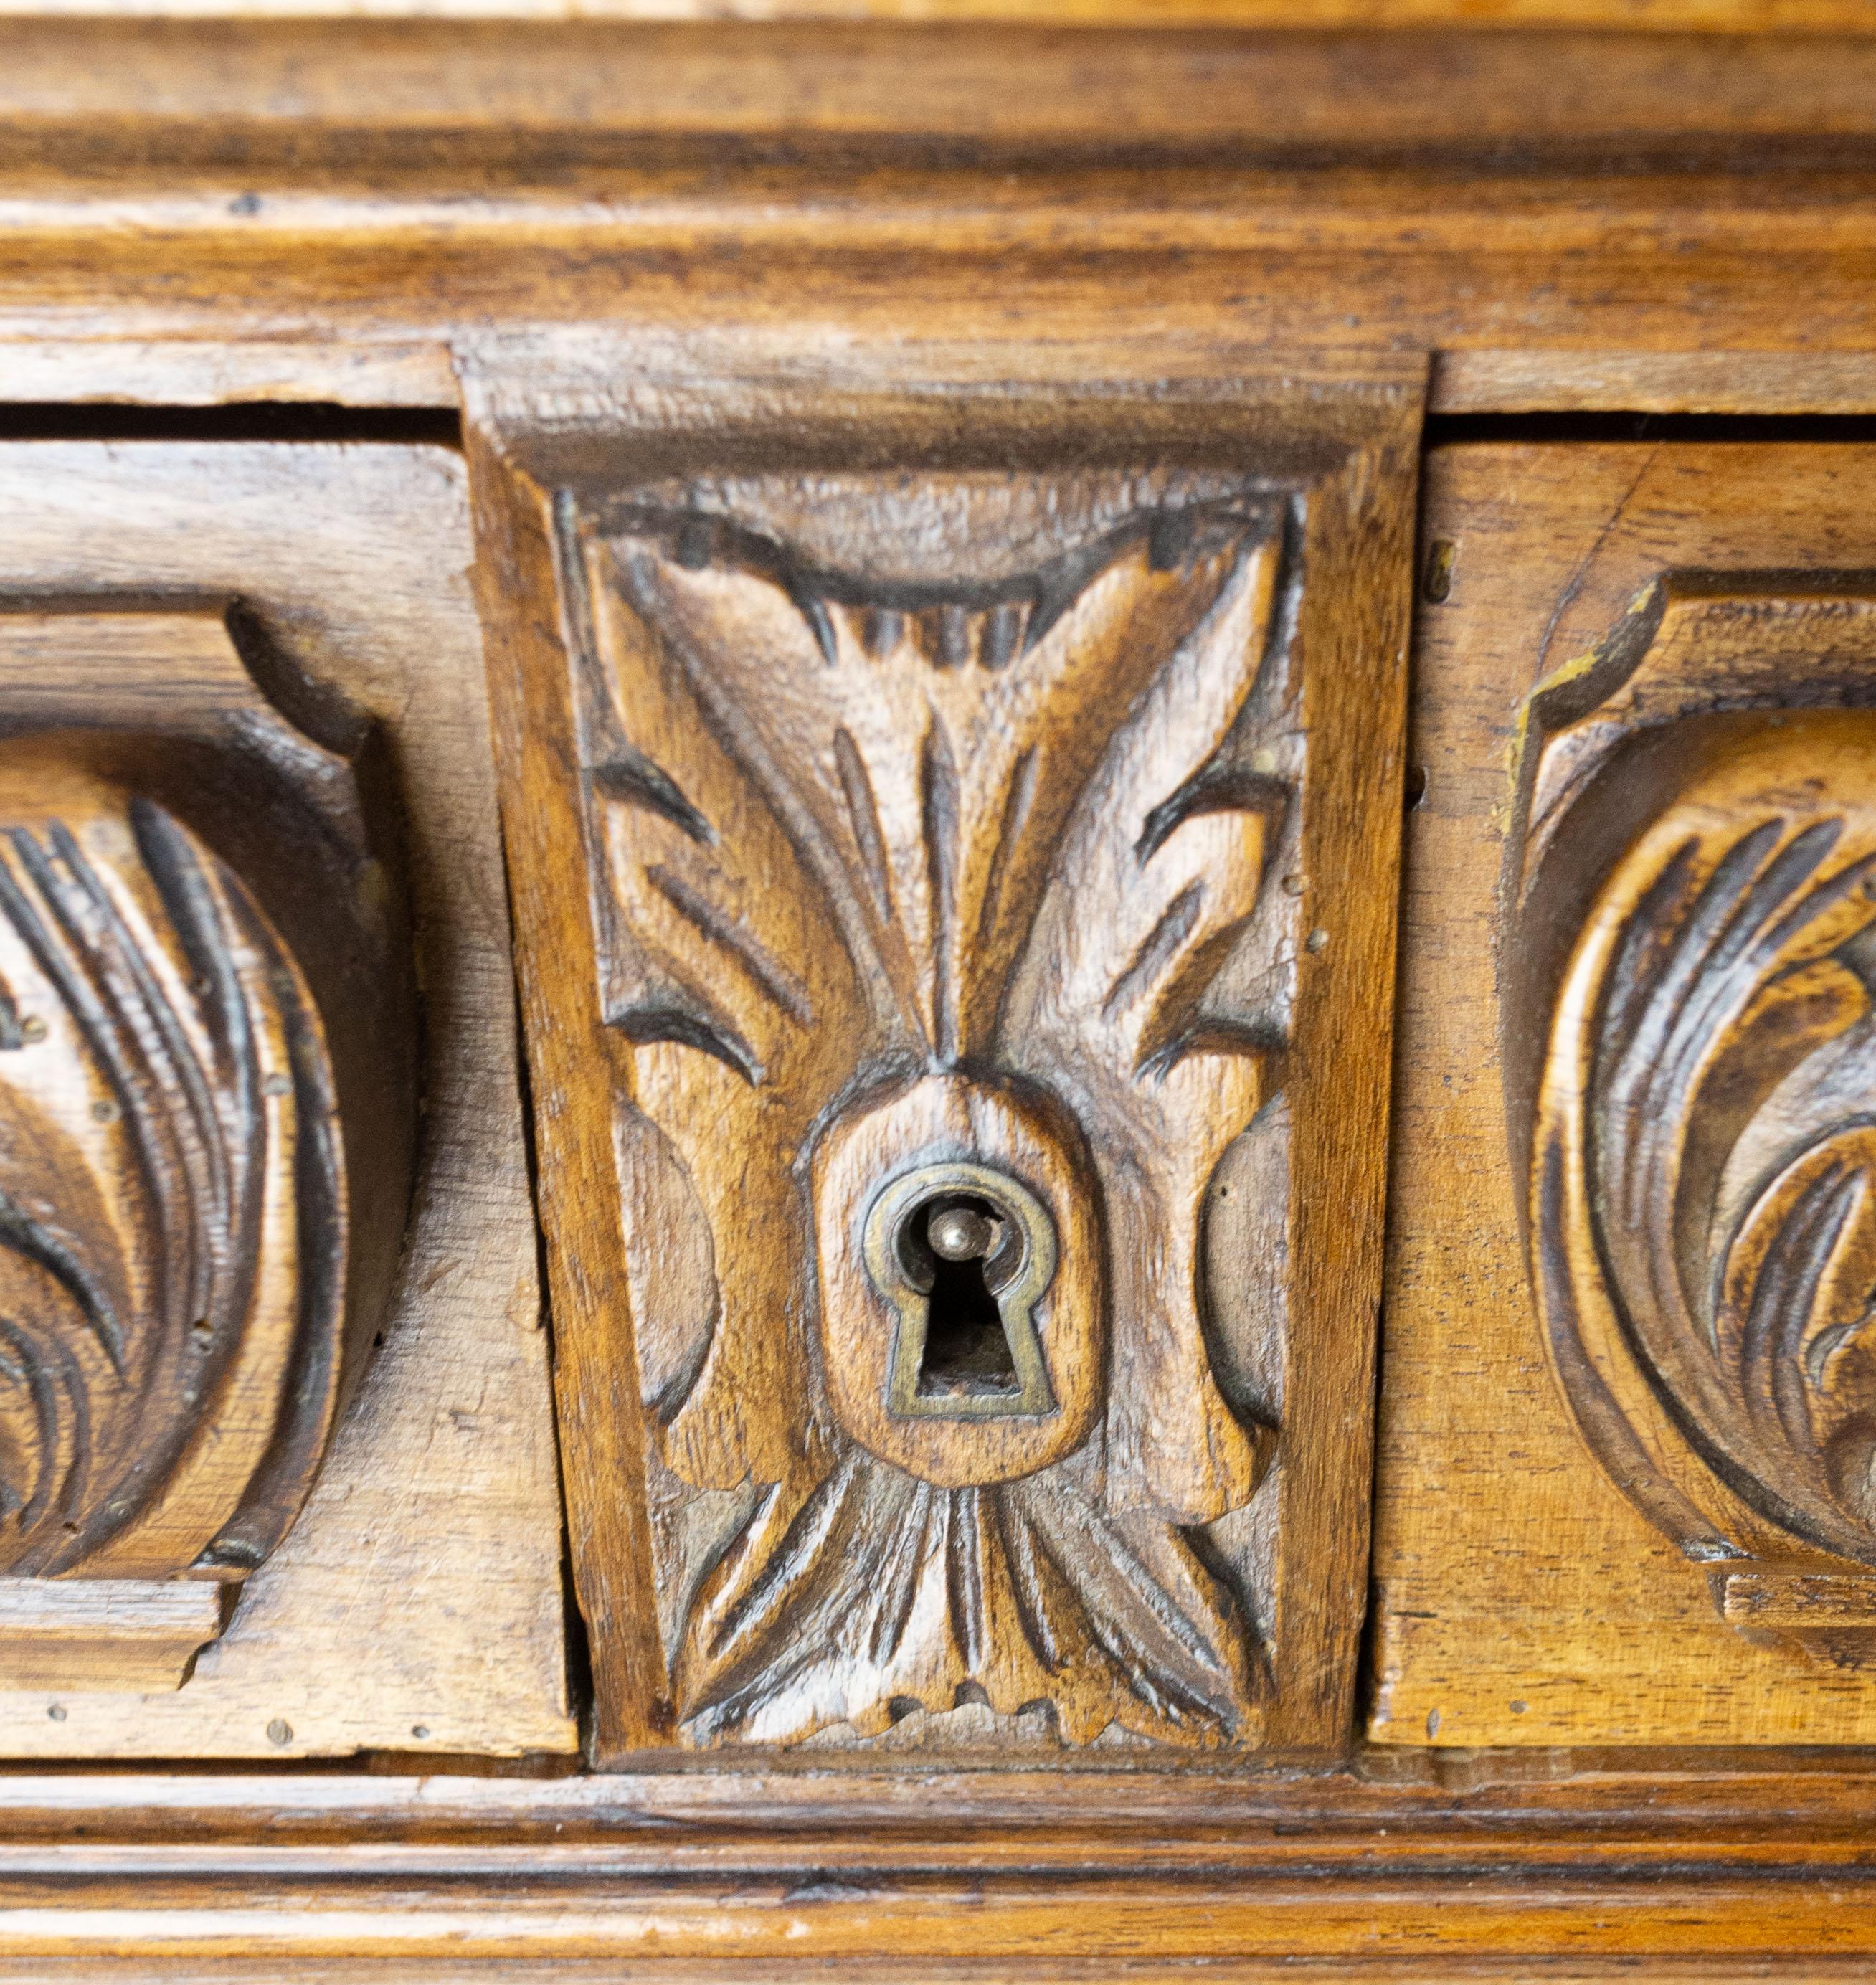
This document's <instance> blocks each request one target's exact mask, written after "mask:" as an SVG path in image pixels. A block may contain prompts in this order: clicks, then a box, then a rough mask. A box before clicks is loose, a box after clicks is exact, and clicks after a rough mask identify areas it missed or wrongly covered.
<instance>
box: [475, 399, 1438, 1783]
mask: <svg viewBox="0 0 1876 1985" xmlns="http://www.w3.org/2000/svg"><path fill="white" fill-rule="evenodd" d="M520 376H521V375H519V374H504V373H503V372H502V371H501V370H500V369H499V368H498V367H495V368H492V369H491V371H490V372H489V373H488V374H487V375H486V376H485V378H484V380H483V381H482V393H483V395H484V398H483V400H482V420H483V426H482V443H483V448H482V455H481V469H480V473H481V475H482V478H483V484H482V506H483V529H484V544H485V568H486V571H487V573H488V577H489V582H490V583H489V585H488V590H487V593H486V594H485V600H486V601H487V603H488V605H487V610H488V613H490V614H491V616H495V617H498V620H499V621H500V623H501V625H500V632H499V636H498V643H497V653H496V660H495V669H496V681H497V701H498V711H499V712H500V717H499V723H498V728H499V731H500V734H501V742H502V761H503V774H504V778H505V781H507V788H506V790H507V794H508V801H507V804H508V820H509V833H510V845H511V858H512V862H513V863H514V867H515V877H516V888H517V900H518V902H519V905H520V908H521V922H522V953H523V960H524V983H525V994H526V999H527V1006H528V1013H529V1023H530V1028H531V1038H532V1053H533V1056H534V1059H535V1066H536V1073H537V1083H538V1085H539V1120H540V1124H541V1130H542V1197H543V1207H544V1213H545V1218H546V1220H547V1222H548V1226H549V1236H550V1242H551V1244H552V1249H553V1254H552V1263H553V1265H554V1267H555V1274H556V1285H555V1287H556V1314H557V1316H558V1318H559V1332H560V1355H559V1373H560V1392H561V1402H562V1422H563V1431H564V1436H565V1453H566V1456H567V1465H568V1469H569V1493H570V1496H571V1500H572V1516H573V1523H574V1538H575V1553H576V1578H577V1580H578V1583H579V1590H580V1593H581V1596H582V1604H583V1605H584V1606H585V1607H586V1611H587V1616H588V1621H589V1626H590V1627H591V1628H592V1632H593V1636H594V1640H595V1644H596V1647H595V1651H596V1668H597V1671H598V1684H599V1709H600V1719H601V1720H600V1731H599V1750H600V1752H601V1755H602V1756H603V1755H611V1754H613V1753H615V1752H623V1751H624V1750H626V1749H628V1748H631V1747H633V1745H637V1744H642V1743H644V1742H647V1741H670V1739H672V1738H675V1739H676V1741H680V1742H683V1743H686V1744H691V1745H710V1744H714V1743H719V1742H724V1741H744V1742H753V1743H767V1744H788V1743H794V1742H798V1741H804V1740H810V1739H817V1738H818V1739H819V1740H820V1741H844V1742H855V1741H866V1740H870V1739H874V1738H881V1737H882V1736H884V1735H887V1734H888V1733H889V1732H896V1738H895V1741H899V1742H901V1743H905V1742H910V1743H915V1744H948V1745H969V1744H982V1743H990V1744H993V1745H998V1746H1001V1747H1008V1746H1013V1745H1023V1744H1031V1745H1033V1744H1042V1745H1053V1744H1057V1743H1060V1744H1066V1745H1084V1744H1088V1743H1091V1742H1094V1741H1097V1740H1100V1739H1103V1738H1105V1739H1106V1740H1107V1741H1126V1740H1133V1741H1139V1740H1148V1741H1180V1742H1198V1743H1203V1744H1219V1743H1235V1744H1243V1743H1255V1742H1258V1741H1292V1742H1304V1743H1307V1742H1322V1741H1333V1740H1334V1738H1336V1737H1337V1736H1338V1735H1340V1734H1341V1729H1342V1728H1343V1727H1344V1725H1345V1723H1346V1719H1347V1701H1348V1697H1347V1688H1348V1679H1349V1674H1350V1668H1351V1661H1352V1658H1353V1653H1354V1647H1355V1644H1356V1640H1357V1633H1358V1628H1359V1624H1360V1614H1361V1604H1360V1597H1359V1590H1360V1559H1361V1548H1362V1535H1363V1519H1362V1513H1361V1503H1362V1496H1363V1489H1362V1471H1363V1469H1364V1463H1363V1461H1362V1459H1361V1456H1362V1455H1363V1453H1364V1443H1363V1439H1362V1437H1361V1432H1360V1429H1361V1424H1362V1422H1364V1419H1365V1416H1366V1412H1367V1399H1366V1392H1367V1386H1368V1372H1369V1369H1370V1366H1369V1359H1370V1356H1371V1340H1370V1331H1371V1317H1372V1308H1371V1306H1372V1289H1371V1285H1370V1284H1369V1283H1368V1281H1366V1279H1365V1276H1366V1271H1365V1269H1364V1265H1363V1264H1364V1261H1366V1260H1368V1259H1369V1258H1371V1248H1372V1242H1373V1238H1374V1235H1373V1222H1374V1218H1375V1217H1376V1212H1377V1203H1376V1200H1375V1197H1374V1174H1375V1170H1376V1159H1377V1154H1378V1143H1377V1142H1376V1140H1377V1139H1378V1134H1379V1130H1378V1127H1379V1124H1380V1122H1381V1115H1382V1112H1383V1108H1384V1083H1383V1079H1382V1073H1383V1061H1382V1058H1381V1053H1382V1049H1383V1046H1384V1040H1385V1020H1386V1008H1387V993H1386V986H1387V977H1388V974H1387V962H1388V932H1389V904H1390V899H1391V892H1392V888H1393V883H1392V870H1391V850H1392V848H1393V845H1394V838H1393V837H1394V818H1395V817H1396V807H1397V804H1398V803H1397V802H1395V801H1394V800H1393V799H1392V797H1391V795H1392V792H1393V790H1394V784H1395V781H1397V780H1398V756H1397V750H1396V745H1395V742H1394V736H1393V730H1392V727H1393V725H1394V722H1395V720H1396V717H1397V715H1398V708H1399V699H1400V683H1401V678H1400V643H1401V626H1400V618H1399V616H1400V611H1401V601H1400V593H1401V585H1400V581H1401V569H1402V568H1401V560H1402V557H1403V543H1402V537H1401V529H1402V519H1404V516H1405V514H1406V509H1407V505H1408V501H1409V499H1410V495H1411V455H1410V453H1409V452H1408V448H1407V446H1406V443H1407V442H1408V439H1409V438H1410V436H1411V409H1412V398H1411V389H1406V388H1403V387H1401V386H1399V385H1392V386H1391V385H1388V383H1387V382H1386V381H1382V382H1381V383H1379V384H1377V383H1376V382H1373V381H1370V382H1368V383H1367V384H1366V385H1364V386H1351V385H1347V384H1346V383H1344V387H1343V388H1342V390H1341V392H1340V394H1339V395H1337V394H1334V393H1331V394H1330V395H1326V396H1325V403H1324V408H1322V409H1320V410H1317V411H1311V410H1310V409H1308V408H1305V407H1304V406H1303V405H1301V404H1300V402H1295V403H1293V402H1291V401H1287V400H1286V399H1285V398H1284V396H1283V395H1280V394H1279V395H1275V396H1274V403H1273V396H1269V395H1266V396H1264V397H1263V398H1259V397H1258V396H1257V395H1254V394H1250V393H1247V395H1245V404H1243V405H1238V404H1234V403H1233V401H1232V399H1231V398H1230V396H1228V395H1226V396H1223V397H1222V398H1221V399H1220V401H1219V402H1218V403H1217V404H1216V405H1214V406H1213V408H1210V410H1209V412H1210V421H1209V422H1207V423H1205V424H1203V432H1202V434H1201V432H1200V423H1196V422H1195V421H1194V418H1193V416H1194V413H1195V411H1196V409H1195V408H1190V407H1186V408H1177V407H1174V408H1150V407H1148V406H1146V405H1144V403H1138V404H1134V405H1129V403H1127V402H1126V401H1123V402H1122V403H1121V407H1120V409H1119V411H1118V412H1116V411H1115V410H1114V409H1113V408H1099V407H1090V406H1089V405H1080V406H1076V405H1073V404H1072V403H1070V402H1069V401H1067V400H1066V398H1064V397H1063V396H1062V395H1059V394H1052V393H1050V392H1048V391H1042V390H1040V389H1032V392H1031V393H1030V395H1029V398H1028V399H1027V401H1026V402H1022V401H1019V403H1018V404H1017V405H1015V407H1014V408H1012V406H1011V405H1008V403H1007V402H1005V403H1004V404H1002V405H999V404H998V403H997V402H995V401H991V400H988V399H987V398H986V399H982V400H978V399H975V398H971V397H969V396H968V395H967V396H966V398H965V401H964V402H963V405H964V406H965V408H967V409H968V417H967V418H965V421H964V422H963V425H965V426H966V427H968V426H969V425H970V424H971V423H972V422H976V423H977V424H978V432H976V433H975V434H974V435H972V437H971V438H969V439H968V441H967V442H965V443H964V444H963V445H959V444H958V442H957V440H956V438H955V429H952V430H951V431H950V432H947V428H948V425H949V424H948V422H944V421H943V419H942V410H941V409H926V408H920V407H919V406H918V405H916V404H912V405H908V404H907V403H906V402H905V401H894V400H893V399H892V398H891V397H890V395H885V394H882V395H881V398H880V401H879V402H878V405H875V406H873V407H868V405H864V404H861V405H857V406H856V405H854V404H853V403H851V401H841V400H839V399H837V398H834V397H832V396H823V397H822V398H821V399H820V400H819V401H814V399H813V397H812V396H811V395H810V400H809V404H808V405H807V406H806V407H805V408H800V409H799V410H797V408H796V407H795V406H794V405H793V404H792V403H790V404H785V405H774V404H771V405H767V406H765V405H763V404H761V396H760V395H753V396H752V395H747V394H743V393H740V392H738V391H737V390H736V389H733V388H724V389H723V390H722V391H721V393H720V398H719V402H718V405H717V410H716V416H715V418H717V420H718V422H720V424H721V425H722V426H723V428H725V429H727V431H728V432H727V435H717V436H715V437H713V438H712V439H711V441H710V442H707V443H692V444H690V445H683V443H682V441H681V438H673V436H671V435H669V434H666V433H662V432H659V426H658V422H657V420H656V417H655V416H654V418H653V419H652V421H651V422H649V423H647V422H644V421H643V420H642V419H641V418H638V417H637V416H636V415H635V413H634V411H633V410H632V409H631V408H629V407H627V406H626V405H624V404H623V402H622V404H621V405H620V407H619V410H618V411H617V412H616V413H615V415H613V417H612V418H611V420H610V421H606V420H602V419H599V418H595V417H593V416H592V415H587V416H586V417H585V418H576V419H574V420H573V421H572V422H567V421H566V420H565V418H564V417H563V416H562V415H561V414H560V413H559V410H558V408H556V406H555V404H554V403H552V401H543V399H542V397H541V396H540V395H539V392H538V391H534V392H532V395H531V397H529V398H528V399H527V400H526V401H525V405H524V404H522V402H521V401H519V400H518V399H517V398H516V395H515V392H514V391H513V390H512V388H513V385H514V381H515V379H516V378H519V377H520ZM786 400H787V396H786V395H784V401H786ZM934 412H938V414H939V415H940V422H939V425H937V426H936V427H935V426H934V424H933V414H934ZM855 428H857V431H858V436H859V438H855V434H854V429H855ZM634 455H637V456H639V458H640V459H641V460H642V462H643V466H642V467H639V466H635V465H634V462H633V457H634ZM549 599H551V600H552V602H553V603H554V611H555V616H556V617H557V621H558V625H557V626H553V625H550V624H549V622H548V621H547V620H545V617H544V616H545V614H546V613H547V610H548V608H547V602H548V600H549ZM517 602H529V603H530V604H529V605H528V606H527V607H526V610H525V611H523V612H519V613H518V612H517V611H516V610H515V603H517ZM1357 727H1359V728H1360V730H1361V732H1362V734H1363V736H1362V747H1361V751H1360V752H1359V754H1357V752H1356V751H1354V750H1353V749H1352V748H1350V747H1351V746H1352V743H1353V740H1354V736H1355V733H1356V731H1357ZM1357 849H1359V850H1360V851H1361V856H1360V859H1359V860H1358V861H1357ZM1331 1204H1333V1205H1334V1206H1335V1207H1336V1208H1337V1213H1336V1216H1335V1219H1334V1233H1335V1238H1334V1241H1333V1242H1332V1241H1331V1234H1330V1231H1329V1228H1328V1226H1327V1224H1325V1222H1324V1219H1323V1218H1322V1216H1323V1214H1324V1213H1325V1212H1326V1211H1327V1207H1329V1206H1330V1205H1331ZM1332 1253H1333V1254H1334V1263H1333V1267H1331V1254H1332Z"/></svg>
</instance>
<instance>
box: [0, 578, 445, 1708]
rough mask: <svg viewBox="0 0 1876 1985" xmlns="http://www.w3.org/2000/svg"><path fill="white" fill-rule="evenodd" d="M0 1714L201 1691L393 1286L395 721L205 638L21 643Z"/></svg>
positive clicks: (189, 616)
mask: <svg viewBox="0 0 1876 1985" xmlns="http://www.w3.org/2000/svg"><path fill="white" fill-rule="evenodd" d="M259 640H260V636H258V634H256V635H254V636H253V642H258V641H259ZM252 645H253V643H252V642H250V646H252ZM255 652H256V654H257V665H259V666H260V667H262V668H263V670H272V669H273V667H274V661H273V658H272V657H271V656H270V654H267V653H261V652H260V650H258V649H256V650H255ZM283 680H284V677H283ZM0 717H5V719H6V720H7V721H8V724H10V726H11V727H12V734H11V735H10V736H9V737H8V739H7V740H6V741H5V743H4V744H0V1688H45V1687H52V1688H59V1689H60V1690H62V1691H63V1690H69V1689H75V1688H92V1689H117V1690H126V1691H151V1690H155V1689H159V1688H175V1687H176V1686H177V1685H178V1684H180V1682H182V1681H183V1680H185V1679H186V1677H187V1674H188V1673H189V1671H190V1666H191V1664H192V1663H193V1661H194V1658H195V1657H196V1654H197V1652H198V1651H199V1650H200V1648H201V1647H203V1645H204V1644H206V1643H207V1642H209V1641H212V1640H213V1639H214V1638H215V1637H216V1635H217V1634H220V1631H222V1628H223V1626H224V1625H225V1624H226V1621H227V1617H228V1614H229V1611H230V1607H231V1605H232V1603H233V1598H234V1597H235V1596H236V1595H237V1594H238V1592H239V1590H240V1586H241V1584H242V1583H243V1581H244V1580H246V1579H247V1577H248V1576H249V1575H250V1574H251V1573H252V1572H253V1571H254V1570H256V1569H257V1568H258V1567H260V1565H261V1564H262V1563H263V1562H264V1561H265V1560H266V1559H267V1557H268V1556H269V1554H270V1553H271V1552H272V1551H273V1550H274V1547H276V1545H277V1544H278V1543H279V1542H280V1539H281V1538H282V1537H283V1536H284V1534H285V1533H286V1532H287V1529H288V1527H290V1524H291V1523H293V1521H294V1519H295V1518H296V1516H297V1515H298V1514H299V1512H300V1509H301V1507H302V1506H303V1505H304V1503H305V1501H306V1499H307V1496H308V1494H309V1493H310V1490H311V1488H312V1486H313V1483H314V1478H315V1476H316V1475H317V1471H318V1469H319V1466H320V1463H321V1461H322V1459H323V1458H324V1453H325V1450H326V1447H327V1442H328V1439H329V1438H330V1436H331V1432H332V1429H333V1427H334V1423H335V1422H336V1419H337V1414H338V1412H339V1410H340V1408H341V1405H342V1403H343V1401H344V1399H345V1398H346V1397H347V1396H348V1395H349V1392H350V1390H351V1387H352V1386H353V1385H354V1384H355V1382H356V1380H357V1377H358V1375H359V1373H360V1372H361V1369H362V1365H363V1363H364V1352H365V1342H364V1340H367V1339H368V1338H369V1336H370V1334H371V1326H372V1324H373V1322H374V1321H375V1316H376V1312H377V1306H378V1302H380V1301H381V1298H382V1296H383V1295H384V1291H385V1288H386V1287H387V1285H388V1280H389V1276H390V1274H391V1270H392V1268H393V1265H394V1260H395V1252H396V1249H397V1246H398V1235H399V1233H400V1231H401V1225H402V1221H403V1218H404V1207H405V1204H406V1196H407V1194H408V1184H409V1171H408V1166H409V1160H410V1137H411V1129H412V1125H413V1119H414V1112H413V1111H412V1110H411V1107H410V1106H411V1100H412V1099H411V1091H410V1083H409V1070H410V1062H409V1049H410V1045H411V1041H410V1033H411V1029H410V1026H409V1016H408V1011H407V1010H406V1009H405V1006H404V993H405V991H406V989H407V982H406V979H405V976H404V972H403V971H402V969H401V967H400V964H399V959H398V949H397V946H398V925H397V922H396V918H395V914H394V892H392V891H391V889H390V888H388V887H387V883H388V879H389V878H388V875H387V873H386V871H385V869H384V866H383V865H382V863H381V861H380V859H379V858H378V855H376V853H375V852H374V848H375V845H376V843H375V839H374V832H373V830H372V829H371V828H370V827H369V826H368V825H367V821H366V818H365V815H364V806H363V801H362V799H361V792H360V789H359V787H358V784H357V781H356V778H355V775H354V764H353V763H352V754H353V753H354V752H356V751H360V750H361V749H362V748H363V747H364V744H366V742H367V738H368V730H369V727H368V724H367V722H366V720H364V719H363V718H361V717H358V716H357V714H355V713H353V712H351V711H350V710H348V709H347V710H340V709H339V708H338V707H337V705H334V706H333V707H332V708H331V710H329V711H325V712H324V717H325V718H329V719H330V721H331V725H332V727H334V731H335V733H342V734H338V735H337V736H336V737H335V741H334V744H331V745H327V744H322V743H320V742H319V741H317V739H316V738H315V737H314V736H313V735H312V734H310V733H309V732H308V731H304V730H302V729H301V728H300V727H298V726H297V724H292V723H290V722H289V721H288V720H287V719H286V717H284V715H283V714H281V712H280V710H278V709H277V708H276V707H274V704H272V703H271V702H270V700H268V699H267V697H266V696H264V695H263V694H262V692H261V690H260V687H259V686H258V684H257V682H256V680H255V679H254V677H253V676H252V675H251V674H250V671H249V667H248V664H247V661H246V660H243V655H242V654H241V653H240V652H238V651H237V647H236V646H235V644H234V641H233V637H232V636H231V634H230V628H229V625H228V623H227V619H226V617H225V616H223V614H221V613H217V612H215V611H213V610H206V609H192V608H181V609H178V610H176V611H174V612H158V611H152V610H127V611H125V612H122V613H115V612H112V611H110V610H108V608H106V607H86V608H73V609H71V610H65V611H57V610H55V611H49V612H46V613H23V612H22V613H16V614H14V615H11V616H0ZM360 1195H362V1197H360Z"/></svg>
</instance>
